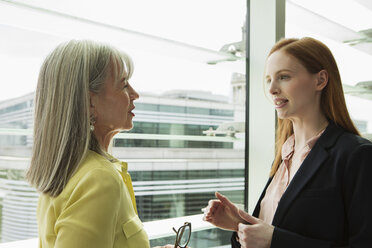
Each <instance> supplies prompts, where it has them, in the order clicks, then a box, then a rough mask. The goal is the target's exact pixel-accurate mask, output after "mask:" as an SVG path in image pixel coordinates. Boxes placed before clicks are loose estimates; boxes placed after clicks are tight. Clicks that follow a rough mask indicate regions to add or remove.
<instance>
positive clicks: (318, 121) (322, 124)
mask: <svg viewBox="0 0 372 248" xmlns="http://www.w3.org/2000/svg"><path fill="white" fill-rule="evenodd" d="M292 125H293V133H294V138H295V150H296V148H299V147H304V146H305V145H306V142H307V141H308V140H309V139H311V138H312V137H314V136H316V135H318V134H319V133H320V132H321V131H323V130H324V129H325V128H326V127H327V126H328V120H327V118H326V117H325V116H324V115H319V116H317V118H310V119H309V120H293V121H292Z"/></svg>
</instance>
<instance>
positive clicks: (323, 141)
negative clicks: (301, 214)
mask: <svg viewBox="0 0 372 248" xmlns="http://www.w3.org/2000/svg"><path fill="white" fill-rule="evenodd" d="M342 132H343V130H342V129H341V128H339V127H337V126H336V125H335V124H334V123H333V122H330V124H329V125H328V127H327V128H326V130H325V131H324V133H323V134H322V135H321V136H320V138H319V140H318V141H317V142H316V144H315V145H314V147H313V148H312V149H311V151H310V153H309V154H308V155H307V157H306V158H305V160H304V162H303V163H302V165H301V167H300V168H299V169H298V171H297V173H296V175H295V176H294V177H293V179H292V181H291V182H290V184H289V185H288V188H287V190H286V191H285V192H284V194H283V196H282V198H281V199H280V202H279V204H278V207H277V209H276V212H275V215H274V219H273V222H272V224H273V225H274V226H277V225H279V224H280V222H281V220H282V219H283V217H284V216H285V214H286V212H287V211H288V209H289V208H290V206H291V204H292V202H293V201H294V200H295V199H296V197H297V195H298V194H299V193H300V192H301V190H302V189H303V187H304V186H305V185H306V184H307V183H308V182H309V181H310V180H311V178H312V177H313V176H314V174H315V173H316V171H317V170H318V169H319V168H320V166H321V165H322V164H323V162H324V161H325V160H326V159H327V157H328V152H327V148H328V147H330V146H332V145H333V144H334V143H335V141H336V139H337V138H338V136H339V135H340V134H341V133H342Z"/></svg>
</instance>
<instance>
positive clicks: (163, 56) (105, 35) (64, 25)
mask: <svg viewBox="0 0 372 248" xmlns="http://www.w3.org/2000/svg"><path fill="white" fill-rule="evenodd" d="M86 4H87V2H86V1H72V0H67V1H64V3H63V4H61V2H60V1H57V0H52V1H39V0H31V1H24V0H17V1H11V2H9V1H0V16H2V17H3V18H4V22H2V24H0V33H1V36H2V37H7V38H6V39H2V42H1V44H0V55H1V56H0V66H1V67H2V68H4V74H3V75H2V83H1V85H2V90H1V92H0V241H1V242H2V243H6V242H10V241H16V240H24V239H30V238H35V237H37V226H36V219H35V210H36V206H37V197H38V194H37V193H36V192H35V190H33V189H32V188H30V187H29V186H28V184H27V183H26V182H25V181H24V179H23V172H24V170H25V168H26V167H27V166H28V163H29V156H30V153H31V149H32V128H33V118H32V108H33V106H32V101H33V92H34V90H35V87H36V82H37V76H38V72H39V68H40V66H41V63H42V61H43V60H44V58H45V56H46V55H47V54H48V53H49V52H50V51H51V50H52V49H53V48H55V47H56V46H57V45H58V44H59V43H61V42H64V41H67V40H70V39H93V40H97V41H102V42H107V43H109V44H111V45H113V46H115V47H117V48H119V49H122V50H124V51H125V52H127V53H128V54H129V55H130V56H131V57H132V58H133V61H134V64H135V71H134V74H133V77H132V79H131V83H132V85H133V87H134V88H135V89H136V90H137V91H138V92H139V93H140V96H141V97H140V99H139V100H138V101H136V102H135V104H136V109H135V114H136V117H135V119H134V128H133V129H132V130H131V131H130V132H123V133H120V134H118V135H117V136H116V137H115V139H114V146H113V149H112V152H113V155H114V156H115V157H117V158H119V159H121V160H123V161H127V162H128V164H129V171H130V173H131V175H132V179H133V185H134V190H135V194H136V200H137V208H138V212H139V216H140V218H141V219H142V221H143V222H145V227H146V226H150V224H148V225H147V223H151V222H153V221H163V222H162V226H164V225H166V226H168V229H169V233H168V234H167V233H165V234H164V233H163V234H162V235H161V236H162V238H157V237H158V236H159V235H157V236H156V235H152V233H153V231H156V230H153V229H151V230H148V231H149V235H150V239H151V246H155V245H164V244H166V243H173V240H174V237H175V235H174V233H173V231H172V227H173V226H177V225H178V223H174V224H173V223H172V221H176V219H177V218H184V219H185V220H186V221H190V220H192V221H191V222H199V224H200V225H201V226H202V228H199V229H198V228H193V234H192V236H191V241H190V243H189V246H191V247H218V246H223V245H226V244H229V242H230V233H229V232H225V231H221V230H218V229H215V228H211V227H210V226H208V225H207V224H206V223H204V224H203V221H202V220H201V218H202V212H201V208H203V207H205V206H206V205H207V203H208V199H210V198H214V192H215V191H216V190H218V191H220V192H222V193H224V194H226V195H227V196H229V197H230V198H231V199H232V200H233V201H235V202H237V203H243V197H244V138H242V137H243V136H242V135H240V136H239V137H238V136H235V137H234V133H231V132H230V133H229V135H226V134H227V132H226V130H225V131H224V130H222V131H221V130H220V131H219V133H217V134H215V135H207V133H205V132H204V131H211V132H212V133H213V132H215V131H216V130H217V128H219V127H220V126H221V125H222V124H224V123H234V122H244V120H245V117H244V104H245V101H244V99H241V96H242V95H243V96H244V93H245V92H242V91H244V90H245V88H242V87H241V86H239V87H235V86H234V85H235V83H236V81H237V79H236V75H243V78H244V74H245V60H244V59H242V58H243V57H244V48H243V47H244V41H243V40H242V37H243V36H244V34H243V33H242V30H244V29H242V27H243V25H244V22H245V16H246V1H241V0H239V1H235V2H234V4H231V1H228V0H222V1H218V2H216V1H213V0H207V1H197V0H192V1H190V0H188V1H177V2H175V1H171V0H157V1H149V0H138V1H126V2H122V1H109V2H104V3H103V2H102V1H98V0H97V1H89V9H90V11H89V12H87V11H86ZM163 6H167V7H166V8H164V7H163ZM123 9H125V11H124V12H123V11H122V10H123ZM154 10H156V11H154ZM20 16H22V18H20ZM191 16H192V18H190V17H191ZM133 31H134V32H133ZM233 46H236V47H237V48H235V50H234V52H231V51H230V50H228V49H227V48H226V47H231V48H232V47H233ZM234 75H235V76H234ZM239 82H240V81H239ZM237 96H239V97H240V102H239V104H237V103H236V101H235V102H234V98H236V97H237ZM16 203H17V204H16ZM195 215H197V216H196V217H195ZM168 221H169V222H168ZM166 223H172V224H166ZM200 225H199V226H200ZM193 226H198V225H194V223H193ZM35 244H36V243H35ZM26 246H27V245H26ZM26 246H25V247H26ZM27 247H29V246H27Z"/></svg>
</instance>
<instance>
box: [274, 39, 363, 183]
mask: <svg viewBox="0 0 372 248" xmlns="http://www.w3.org/2000/svg"><path fill="white" fill-rule="evenodd" d="M278 50H282V51H284V52H285V53H287V54H288V55H291V56H293V57H295V58H296V59H297V60H298V61H299V62H300V63H301V64H302V65H303V66H304V67H305V68H306V69H307V71H308V72H309V73H312V74H315V73H318V72H319V71H321V70H326V71H327V72H328V83H327V85H326V86H325V88H324V89H323V91H322V95H321V99H320V106H321V110H322V112H323V114H324V115H325V116H326V118H327V119H328V120H331V121H333V122H334V123H335V124H336V125H338V126H340V127H342V128H343V129H345V130H346V131H347V132H350V133H353V134H356V135H360V134H359V131H358V130H357V128H356V127H355V125H354V123H353V121H352V120H351V118H350V115H349V112H348V111H347V107H346V103H345V97H344V92H343V90H342V83H341V77H340V73H339V71H338V67H337V64H336V61H335V59H334V57H333V55H332V52H331V51H330V50H329V48H328V47H327V46H326V45H324V44H323V43H322V42H320V41H318V40H316V39H313V38H309V37H305V38H302V39H281V40H279V41H278V42H277V43H276V44H275V45H274V46H273V48H272V49H271V51H270V53H269V55H268V57H269V56H270V55H271V54H273V53H274V52H276V51H278ZM292 134H293V126H292V122H291V121H290V120H287V119H283V120H282V119H279V118H278V120H277V128H276V142H275V150H276V152H275V159H274V163H273V166H272V167H271V171H270V177H272V176H274V174H275V172H276V171H277V170H278V168H279V165H280V164H281V161H282V157H281V152H282V146H283V144H284V142H285V141H286V140H287V139H288V137H289V136H291V135H292Z"/></svg>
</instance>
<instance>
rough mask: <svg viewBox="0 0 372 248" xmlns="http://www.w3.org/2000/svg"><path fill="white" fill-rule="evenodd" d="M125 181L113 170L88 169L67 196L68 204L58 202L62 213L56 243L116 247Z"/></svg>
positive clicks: (61, 247)
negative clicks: (116, 231) (116, 234)
mask: <svg viewBox="0 0 372 248" xmlns="http://www.w3.org/2000/svg"><path fill="white" fill-rule="evenodd" d="M122 184H123V182H122V181H120V180H118V177H117V176H115V175H113V172H111V171H109V170H105V169H99V168H95V169H93V170H91V171H89V172H87V173H86V174H85V175H84V176H83V177H82V178H81V179H80V180H79V182H78V183H77V184H76V186H75V188H74V189H73V191H72V193H71V194H70V195H69V196H68V199H65V200H66V201H65V205H64V206H55V209H56V211H58V212H59V214H57V215H56V216H57V219H56V222H55V227H54V228H55V230H54V231H55V233H56V236H57V237H56V241H55V246H54V247H55V248H66V247H68V248H75V247H76V248H102V247H113V244H114V239H115V230H116V229H117V227H116V225H117V223H118V220H117V217H118V211H119V207H120V201H121V197H122V192H121V188H122V187H123V186H122ZM58 208H59V209H58Z"/></svg>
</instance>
